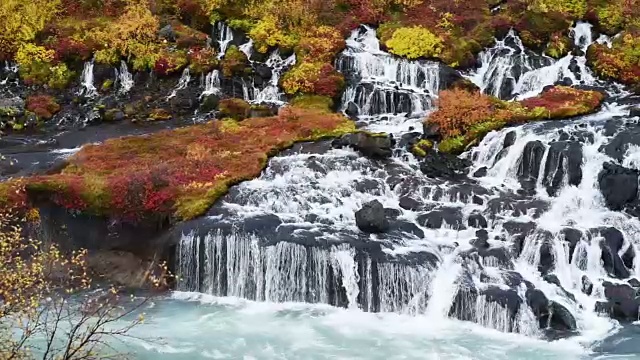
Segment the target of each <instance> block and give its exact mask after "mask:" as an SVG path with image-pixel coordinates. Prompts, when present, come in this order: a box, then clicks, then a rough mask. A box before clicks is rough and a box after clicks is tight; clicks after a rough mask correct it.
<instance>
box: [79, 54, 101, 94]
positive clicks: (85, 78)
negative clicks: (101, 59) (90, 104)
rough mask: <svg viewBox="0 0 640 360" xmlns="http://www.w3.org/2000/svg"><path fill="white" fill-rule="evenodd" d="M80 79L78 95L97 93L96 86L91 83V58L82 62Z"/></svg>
mask: <svg viewBox="0 0 640 360" xmlns="http://www.w3.org/2000/svg"><path fill="white" fill-rule="evenodd" d="M80 79H81V80H80V85H81V89H80V92H79V95H83V96H86V97H94V96H96V95H97V94H98V92H97V90H96V87H95V86H94V85H93V60H92V61H86V62H85V63H84V68H83V69H82V74H81V75H80Z"/></svg>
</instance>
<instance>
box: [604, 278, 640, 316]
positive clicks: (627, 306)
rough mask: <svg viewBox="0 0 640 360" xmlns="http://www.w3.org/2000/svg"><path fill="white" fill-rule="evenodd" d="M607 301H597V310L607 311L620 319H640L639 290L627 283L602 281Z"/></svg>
mask: <svg viewBox="0 0 640 360" xmlns="http://www.w3.org/2000/svg"><path fill="white" fill-rule="evenodd" d="M602 286H603V287H604V295H605V298H606V299H607V301H599V302H598V303H596V311H598V312H602V313H607V314H609V316H611V317H612V318H614V319H617V320H620V321H636V320H638V308H639V307H640V298H639V297H638V296H637V295H638V294H637V290H635V289H634V288H632V287H631V286H629V285H627V284H614V283H611V282H608V281H605V282H603V283H602Z"/></svg>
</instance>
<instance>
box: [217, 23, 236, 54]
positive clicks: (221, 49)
mask: <svg viewBox="0 0 640 360" xmlns="http://www.w3.org/2000/svg"><path fill="white" fill-rule="evenodd" d="M216 31H217V33H218V37H217V39H216V40H218V60H220V59H222V58H223V57H224V54H225V53H226V52H227V48H228V47H229V44H230V43H231V42H232V41H233V32H232V31H231V28H230V27H229V26H227V24H226V23H225V22H223V21H218V22H216Z"/></svg>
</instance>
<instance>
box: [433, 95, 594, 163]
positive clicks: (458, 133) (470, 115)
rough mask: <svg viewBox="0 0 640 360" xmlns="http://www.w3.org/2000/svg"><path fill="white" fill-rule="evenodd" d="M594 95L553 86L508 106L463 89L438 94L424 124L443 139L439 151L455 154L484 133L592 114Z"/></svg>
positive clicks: (497, 100)
mask: <svg viewBox="0 0 640 360" xmlns="http://www.w3.org/2000/svg"><path fill="white" fill-rule="evenodd" d="M603 99H604V96H603V94H602V93H600V92H597V91H586V90H579V89H574V88H570V87H564V86H556V87H553V88H551V89H548V90H547V91H545V92H543V93H542V94H540V95H539V96H537V97H533V98H529V99H525V100H522V101H519V102H518V101H516V102H508V101H503V100H499V99H497V98H495V97H492V96H489V95H485V94H482V93H480V92H479V91H469V90H466V89H462V88H456V89H451V90H445V91H442V92H440V95H439V98H438V109H437V110H436V111H434V112H433V113H431V114H430V115H429V116H428V117H427V119H426V120H425V121H426V123H427V124H429V126H432V127H433V128H434V129H436V130H437V132H438V134H439V135H440V136H441V138H442V142H441V144H440V145H439V147H438V148H439V149H440V151H444V152H453V153H458V152H461V151H463V150H464V149H465V148H466V147H467V146H469V145H470V144H473V143H476V142H478V141H480V140H481V139H482V138H483V137H484V136H485V135H486V134H487V133H489V132H491V131H493V130H498V129H501V128H503V127H504V126H507V125H515V124H520V123H524V122H528V121H534V120H546V119H564V118H568V117H573V116H578V115H584V114H588V113H591V112H593V111H595V110H596V109H597V108H598V107H599V106H600V104H601V103H602V101H603Z"/></svg>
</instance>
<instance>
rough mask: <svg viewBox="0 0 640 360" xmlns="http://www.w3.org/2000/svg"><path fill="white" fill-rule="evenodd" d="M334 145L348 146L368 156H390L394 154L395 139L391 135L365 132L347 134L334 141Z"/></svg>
mask: <svg viewBox="0 0 640 360" xmlns="http://www.w3.org/2000/svg"><path fill="white" fill-rule="evenodd" d="M332 145H333V146H334V147H343V146H348V147H351V148H353V149H355V150H358V151H359V152H360V153H362V154H363V155H364V156H366V157H371V158H388V157H391V155H392V148H393V146H394V145H395V140H394V139H393V136H391V135H378V134H376V135H371V134H367V133H364V132H359V133H355V134H347V135H344V136H342V137H341V138H339V139H336V140H334V141H333V142H332Z"/></svg>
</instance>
